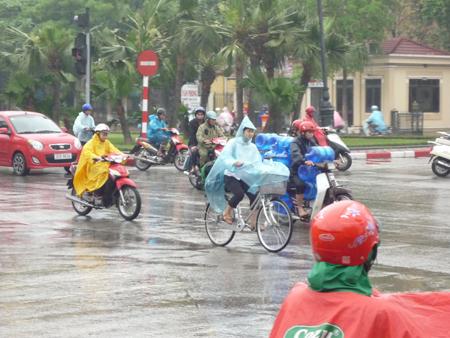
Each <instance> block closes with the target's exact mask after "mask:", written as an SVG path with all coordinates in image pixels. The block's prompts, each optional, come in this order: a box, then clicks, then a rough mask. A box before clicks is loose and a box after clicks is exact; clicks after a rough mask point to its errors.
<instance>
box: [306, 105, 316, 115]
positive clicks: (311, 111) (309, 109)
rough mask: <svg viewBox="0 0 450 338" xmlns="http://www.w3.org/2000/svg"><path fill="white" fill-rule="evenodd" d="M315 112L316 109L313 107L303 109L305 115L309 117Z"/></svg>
mask: <svg viewBox="0 0 450 338" xmlns="http://www.w3.org/2000/svg"><path fill="white" fill-rule="evenodd" d="M315 111H316V108H314V106H308V107H306V109H305V112H306V114H310V115H312V114H314V113H315Z"/></svg>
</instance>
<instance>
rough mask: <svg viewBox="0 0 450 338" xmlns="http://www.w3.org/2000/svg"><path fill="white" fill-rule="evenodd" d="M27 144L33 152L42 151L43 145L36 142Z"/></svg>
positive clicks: (30, 141)
mask: <svg viewBox="0 0 450 338" xmlns="http://www.w3.org/2000/svg"><path fill="white" fill-rule="evenodd" d="M28 143H29V144H30V145H31V146H32V147H33V148H34V149H35V150H39V151H41V150H42V149H44V145H43V144H42V143H41V142H39V141H36V140H28Z"/></svg>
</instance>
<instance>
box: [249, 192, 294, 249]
mask: <svg viewBox="0 0 450 338" xmlns="http://www.w3.org/2000/svg"><path fill="white" fill-rule="evenodd" d="M292 229H293V227H292V216H291V213H290V211H289V207H288V206H287V204H286V203H285V202H283V201H282V200H280V199H279V198H277V197H275V198H272V199H271V200H270V201H269V202H267V203H265V207H264V206H263V205H261V207H260V208H259V210H258V215H257V219H256V232H257V233H258V239H259V241H260V243H261V245H262V246H263V247H264V248H265V249H266V250H267V251H270V252H278V251H280V250H283V249H284V248H285V247H286V245H287V244H288V243H289V241H290V239H291V236H292Z"/></svg>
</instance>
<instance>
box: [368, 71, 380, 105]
mask: <svg viewBox="0 0 450 338" xmlns="http://www.w3.org/2000/svg"><path fill="white" fill-rule="evenodd" d="M372 106H378V108H380V109H381V79H366V113H369V112H370V111H371V109H370V107H372Z"/></svg>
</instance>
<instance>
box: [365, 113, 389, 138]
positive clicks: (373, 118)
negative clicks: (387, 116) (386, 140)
mask: <svg viewBox="0 0 450 338" xmlns="http://www.w3.org/2000/svg"><path fill="white" fill-rule="evenodd" d="M366 122H367V123H373V124H375V125H376V128H375V129H376V130H377V131H378V132H380V133H383V132H385V131H386V130H387V127H386V124H385V123H384V118H383V113H382V112H381V111H379V110H374V111H373V112H372V114H370V116H369V118H368V119H367V120H366Z"/></svg>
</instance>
